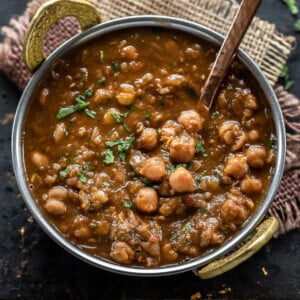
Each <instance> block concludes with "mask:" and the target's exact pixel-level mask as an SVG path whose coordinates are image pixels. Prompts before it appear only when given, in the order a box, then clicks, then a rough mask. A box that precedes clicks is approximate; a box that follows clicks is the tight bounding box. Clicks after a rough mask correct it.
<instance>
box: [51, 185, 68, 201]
mask: <svg viewBox="0 0 300 300" xmlns="http://www.w3.org/2000/svg"><path fill="white" fill-rule="evenodd" d="M67 198H68V191H67V189H65V188H64V187H62V186H55V187H53V188H51V189H50V190H49V192H48V199H55V200H59V201H65V200H66V199H67Z"/></svg>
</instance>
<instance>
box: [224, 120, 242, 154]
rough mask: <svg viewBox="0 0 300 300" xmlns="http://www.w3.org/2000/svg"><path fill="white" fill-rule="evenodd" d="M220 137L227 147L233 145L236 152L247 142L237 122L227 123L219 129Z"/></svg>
mask: <svg viewBox="0 0 300 300" xmlns="http://www.w3.org/2000/svg"><path fill="white" fill-rule="evenodd" d="M219 137H220V139H221V140H222V141H224V142H225V144H226V145H233V147H232V149H233V150H234V151H236V150H239V149H241V148H242V147H243V146H244V144H245V143H246V141H247V136H246V134H245V133H244V132H243V131H242V129H241V128H240V124H239V123H238V122H236V121H225V122H224V123H223V124H222V125H221V126H220V128H219Z"/></svg>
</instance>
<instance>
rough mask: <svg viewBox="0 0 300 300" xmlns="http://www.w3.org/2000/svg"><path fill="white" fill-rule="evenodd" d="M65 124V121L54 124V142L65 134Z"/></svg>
mask: <svg viewBox="0 0 300 300" xmlns="http://www.w3.org/2000/svg"><path fill="white" fill-rule="evenodd" d="M65 132H66V126H65V123H58V124H56V127H55V131H54V133H53V138H54V142H55V143H58V142H59V141H61V139H62V138H63V137H64V136H65Z"/></svg>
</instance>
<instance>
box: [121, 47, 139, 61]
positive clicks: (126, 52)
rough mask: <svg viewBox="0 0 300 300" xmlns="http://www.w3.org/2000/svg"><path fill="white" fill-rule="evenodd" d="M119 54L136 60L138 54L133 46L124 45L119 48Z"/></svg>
mask: <svg viewBox="0 0 300 300" xmlns="http://www.w3.org/2000/svg"><path fill="white" fill-rule="evenodd" d="M120 52H121V56H122V57H123V58H125V59H128V60H137V59H138V58H139V54H138V52H137V50H136V48H135V47H134V46H131V45H129V46H126V47H123V48H122V49H121V51H120Z"/></svg>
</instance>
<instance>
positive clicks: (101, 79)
mask: <svg viewBox="0 0 300 300" xmlns="http://www.w3.org/2000/svg"><path fill="white" fill-rule="evenodd" d="M105 80H106V78H105V77H101V78H99V79H97V83H99V84H103V83H104V82H105Z"/></svg>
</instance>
